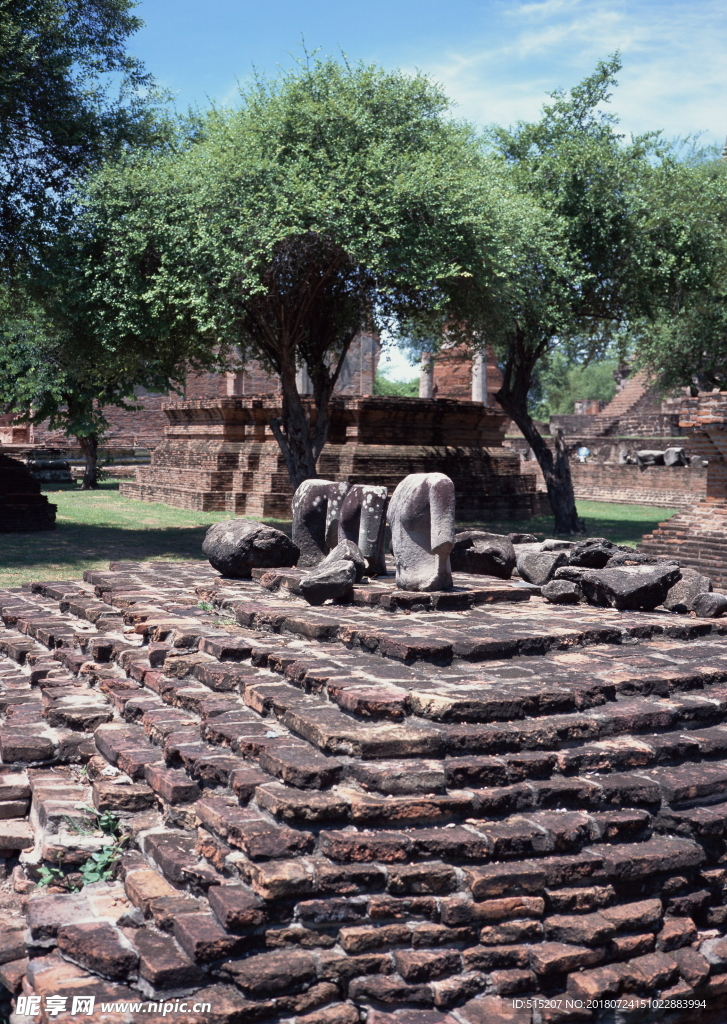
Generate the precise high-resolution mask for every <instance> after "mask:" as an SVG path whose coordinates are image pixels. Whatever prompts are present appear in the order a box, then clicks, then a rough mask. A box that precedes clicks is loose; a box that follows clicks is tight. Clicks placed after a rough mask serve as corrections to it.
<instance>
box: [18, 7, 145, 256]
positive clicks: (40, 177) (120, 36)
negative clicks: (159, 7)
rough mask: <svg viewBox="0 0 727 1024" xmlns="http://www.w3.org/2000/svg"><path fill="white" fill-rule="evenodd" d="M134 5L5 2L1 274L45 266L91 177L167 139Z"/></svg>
mask: <svg viewBox="0 0 727 1024" xmlns="http://www.w3.org/2000/svg"><path fill="white" fill-rule="evenodd" d="M134 6H135V4H134V3H133V2H132V0H0V266H4V268H5V269H6V271H8V270H12V269H13V268H17V265H18V263H19V262H22V263H24V262H25V261H26V260H27V259H29V258H30V259H34V258H37V257H38V249H39V247H40V246H42V245H43V243H44V242H45V241H46V240H47V238H48V235H49V233H50V234H51V235H52V233H53V231H54V230H55V229H56V227H57V226H58V223H59V220H62V219H65V218H68V217H71V216H72V214H73V190H74V187H75V185H76V183H77V181H78V177H79V175H82V174H83V173H84V172H85V171H87V170H88V169H89V168H90V167H94V166H98V164H99V163H100V162H101V161H102V160H104V159H105V158H107V157H108V156H109V155H110V154H112V153H116V152H118V151H119V149H120V148H122V147H123V146H125V145H127V144H128V143H129V142H133V141H134V140H138V139H140V138H144V139H146V140H147V141H148V140H149V139H150V138H151V137H153V136H154V135H155V134H156V133H157V132H158V130H159V120H158V117H157V114H156V112H155V111H154V109H153V104H150V94H149V91H150V89H151V88H152V82H151V78H150V76H149V75H148V74H147V73H146V72H145V71H144V68H143V67H142V65H141V63H140V62H139V61H138V60H137V59H136V58H134V57H131V56H129V54H127V52H126V50H125V44H126V41H127V39H128V37H129V35H131V34H132V33H133V32H135V31H136V30H137V29H138V28H139V26H140V25H141V24H142V23H141V21H139V19H138V18H136V17H134V16H133V14H132V13H131V11H132V8H133V7H134Z"/></svg>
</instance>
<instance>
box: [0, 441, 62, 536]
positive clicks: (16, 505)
mask: <svg viewBox="0 0 727 1024" xmlns="http://www.w3.org/2000/svg"><path fill="white" fill-rule="evenodd" d="M55 525H56V506H55V505H52V504H51V503H50V502H49V501H48V499H47V498H46V496H45V495H44V494H41V493H40V484H39V483H38V481H37V480H35V479H34V477H33V476H32V475H31V473H30V471H29V470H28V468H27V466H25V465H24V464H23V463H22V462H18V461H17V460H16V459H11V458H10V456H8V455H3V454H0V533H34V532H36V531H38V530H54V529H55Z"/></svg>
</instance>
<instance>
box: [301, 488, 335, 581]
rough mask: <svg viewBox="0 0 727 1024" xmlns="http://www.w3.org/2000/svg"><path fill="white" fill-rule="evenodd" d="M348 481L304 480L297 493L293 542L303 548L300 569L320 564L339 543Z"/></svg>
mask: <svg viewBox="0 0 727 1024" xmlns="http://www.w3.org/2000/svg"><path fill="white" fill-rule="evenodd" d="M348 488H349V485H348V484H347V483H335V482H334V481H333V480H304V481H303V483H302V484H301V485H300V487H299V488H298V490H297V491H296V492H295V494H294V495H293V543H294V544H297V546H298V547H299V548H300V558H299V559H298V568H300V569H305V568H307V567H308V566H314V565H318V564H319V563H320V562H322V561H323V559H324V558H325V557H326V555H327V554H328V552H329V551H330V550H331V549H332V548H335V546H336V544H337V543H338V520H339V516H340V513H341V505H342V504H343V499H344V498H345V497H346V494H347V493H348Z"/></svg>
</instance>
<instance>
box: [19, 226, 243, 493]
mask: <svg viewBox="0 0 727 1024" xmlns="http://www.w3.org/2000/svg"><path fill="white" fill-rule="evenodd" d="M97 246H98V242H97V239H96V238H95V237H94V236H93V234H91V233H89V232H87V231H86V230H84V228H83V225H82V226H81V227H80V228H79V230H78V231H76V232H75V233H73V234H60V235H58V236H57V237H56V240H55V245H54V247H53V248H52V249H48V250H47V251H46V260H45V265H44V267H43V270H42V273H41V272H40V271H36V273H35V274H34V275H33V277H32V280H31V282H30V283H29V285H28V288H29V291H28V294H27V295H26V301H25V303H24V304H23V308H22V310H21V312H20V313H19V314H18V313H17V312H15V311H14V308H13V307H11V306H10V304H7V305H6V308H5V310H3V311H2V314H4V315H0V323H2V328H0V407H1V408H3V410H4V411H6V412H12V413H13V414H15V416H16V417H17V419H18V421H20V422H30V423H43V422H45V421H48V425H49V427H50V429H52V430H57V429H58V430H63V431H64V432H65V433H66V434H67V435H68V436H69V437H70V436H72V437H75V438H76V440H77V441H78V444H79V445H80V447H81V449H82V451H83V453H84V455H85V459H86V469H85V472H84V478H83V487H84V489H88V488H94V487H96V486H97V482H98V477H97V470H98V448H99V443H100V442H101V441H102V440H103V437H104V433H105V431H106V429H107V427H108V420H107V419H106V415H105V409H107V408H108V407H109V406H119V407H121V408H124V409H132V410H133V409H135V408H138V406H137V405H136V404H135V389H136V388H137V387H138V386H142V387H145V388H147V389H149V390H151V391H161V392H165V393H166V392H169V391H174V390H179V388H180V386H181V383H183V381H184V377H185V374H186V373H187V370H188V369H189V368H192V369H197V370H207V369H222V368H223V366H224V362H223V361H222V360H221V359H220V357H219V356H218V355H217V353H215V352H214V351H212V350H210V349H209V347H208V346H206V345H194V344H191V345H181V346H180V345H178V344H177V343H176V341H174V342H171V343H165V342H164V340H160V341H159V343H158V344H157V345H155V346H154V347H153V348H150V347H149V346H147V345H145V344H134V343H133V338H132V339H131V343H126V344H118V343H113V342H110V341H109V339H106V338H104V337H103V336H102V335H100V333H99V331H98V328H97V317H98V308H97V306H95V305H94V302H93V298H92V295H91V293H90V291H89V289H88V283H87V270H88V266H89V265H92V264H93V263H94V261H95V259H96V258H97ZM33 293H35V294H37V296H38V302H37V303H34V302H33V301H32V298H31V297H30V296H31V295H32V294H33ZM13 306H14V304H13Z"/></svg>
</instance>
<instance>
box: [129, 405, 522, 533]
mask: <svg viewBox="0 0 727 1024" xmlns="http://www.w3.org/2000/svg"><path fill="white" fill-rule="evenodd" d="M309 405H310V403H309ZM277 408H278V406H277V399H275V398H271V397H257V398H256V397H240V398H220V399H216V400H214V401H208V402H170V403H167V404H165V406H164V411H165V413H166V416H167V418H168V420H169V425H168V426H167V428H166V433H165V438H164V440H163V441H162V443H161V444H160V445H159V446H158V447H157V448H156V449H155V451H154V453H153V455H152V462H151V466H149V467H142V468H140V469H139V470H138V471H137V475H136V480H135V481H133V482H129V483H123V484H122V485H121V488H120V490H121V493H122V494H124V495H126V496H127V497H132V498H139V499H141V500H143V501H163V502H166V503H167V504H170V505H175V506H177V507H178V508H189V509H197V510H200V511H221V512H230V513H232V514H235V515H248V516H262V517H277V518H281V519H288V518H289V517H290V502H291V499H292V488H291V486H290V481H289V477H288V473H287V469H286V467H285V462H284V459H283V457H282V455H281V453H280V450H279V448H278V445H277V443H276V441H275V438H274V436H273V433H272V431H271V430H270V427H269V425H268V424H269V421H270V419H271V417H272V416H273V415H275V412H276V409H277ZM311 414H313V410H312V409H311ZM505 427H506V417H505V415H504V414H503V413H501V412H498V411H495V410H493V409H489V408H487V407H485V406H483V405H482V404H481V403H478V402H459V401H454V400H450V399H437V400H431V401H430V400H426V399H418V398H387V397H375V398H370V397H369V398H336V399H334V400H333V403H332V417H331V431H330V435H329V443H328V444H327V445H326V447H325V449H324V451H323V453H322V454H321V457H320V459H319V461H318V470H319V474H320V476H321V477H324V478H326V479H328V480H334V481H344V480H345V481H347V482H348V483H350V484H357V483H361V484H371V483H373V484H377V485H383V486H386V487H388V489H389V493H392V492H393V491H394V489H395V487H396V486H397V484H398V483H400V481H401V480H403V479H404V477H405V476H408V475H409V474H410V473H444V474H445V475H447V476H449V477H451V479H452V480H453V481H454V484H455V489H456V493H457V510H458V515H459V516H460V517H461V518H463V519H478V518H488V519H497V518H511V519H525V518H528V517H530V516H531V515H532V514H533V510H534V505H535V500H536V499H535V484H534V481H533V480H532V478H531V477H530V476H525V475H522V474H521V472H520V463H519V458H518V456H517V455H516V454H515V453H514V452H512V451H511V450H509V449H507V448H505V447H503V437H504V432H505Z"/></svg>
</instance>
